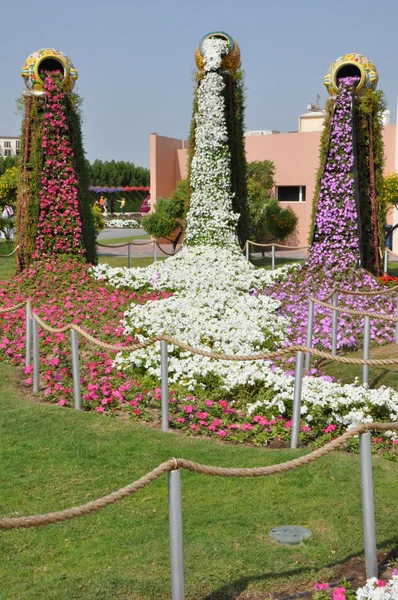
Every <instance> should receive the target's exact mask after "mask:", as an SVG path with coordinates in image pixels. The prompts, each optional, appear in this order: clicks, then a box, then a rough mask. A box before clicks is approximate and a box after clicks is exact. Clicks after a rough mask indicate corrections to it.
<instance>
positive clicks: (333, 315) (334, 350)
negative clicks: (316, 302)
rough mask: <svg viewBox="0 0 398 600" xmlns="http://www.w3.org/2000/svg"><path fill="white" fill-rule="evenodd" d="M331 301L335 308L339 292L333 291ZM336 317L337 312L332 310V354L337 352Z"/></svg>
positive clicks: (337, 316)
mask: <svg viewBox="0 0 398 600" xmlns="http://www.w3.org/2000/svg"><path fill="white" fill-rule="evenodd" d="M332 302H333V306H334V307H336V308H337V307H338V305H339V294H338V292H335V293H334V294H333V300H332ZM338 318H339V315H338V312H337V310H334V311H333V314H332V354H333V355H334V356H336V354H337V327H338Z"/></svg>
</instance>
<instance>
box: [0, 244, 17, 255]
mask: <svg viewBox="0 0 398 600" xmlns="http://www.w3.org/2000/svg"><path fill="white" fill-rule="evenodd" d="M18 248H19V244H18V246H17V247H16V248H14V250H13V251H12V252H10V254H0V258H9V257H10V256H12V255H13V254H15V253H16V251H17V250H18Z"/></svg>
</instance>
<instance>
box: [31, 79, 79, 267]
mask: <svg viewBox="0 0 398 600" xmlns="http://www.w3.org/2000/svg"><path fill="white" fill-rule="evenodd" d="M60 81H61V80H60V77H59V73H57V72H52V73H47V74H46V76H45V81H44V92H45V97H46V109H45V110H46V112H45V114H44V129H43V152H44V162H43V169H42V176H41V190H40V208H39V219H38V224H37V233H36V245H35V254H34V258H36V259H37V258H41V257H45V256H50V255H52V254H74V255H83V254H84V253H85V249H84V247H83V240H82V224H81V217H80V213H79V202H78V185H79V182H78V179H77V176H76V173H75V169H74V166H73V150H72V147H71V143H70V139H69V127H68V123H67V116H66V107H65V102H64V98H65V94H64V92H63V91H62V89H61V85H60Z"/></svg>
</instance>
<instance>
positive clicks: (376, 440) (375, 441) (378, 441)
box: [373, 437, 383, 444]
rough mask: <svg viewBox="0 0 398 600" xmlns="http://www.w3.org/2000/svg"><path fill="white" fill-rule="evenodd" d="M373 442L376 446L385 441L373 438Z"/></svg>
mask: <svg viewBox="0 0 398 600" xmlns="http://www.w3.org/2000/svg"><path fill="white" fill-rule="evenodd" d="M373 441H374V443H375V444H381V442H382V441H383V438H380V437H379V438H373Z"/></svg>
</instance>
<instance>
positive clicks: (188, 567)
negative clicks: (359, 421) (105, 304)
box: [0, 364, 398, 600]
mask: <svg viewBox="0 0 398 600" xmlns="http://www.w3.org/2000/svg"><path fill="white" fill-rule="evenodd" d="M20 379H21V372H20V370H19V369H16V368H15V367H11V366H7V365H4V364H0V409H1V415H2V418H1V421H0V440H1V457H2V460H1V461H0V489H1V493H0V514H1V515H4V516H5V515H8V516H12V515H28V514H39V513H43V512H48V511H53V510H58V509H63V508H66V507H69V506H74V505H76V504H80V503H83V502H87V501H88V500H90V499H94V498H97V497H100V496H102V495H104V494H107V493H109V492H110V491H112V490H115V489H118V488H119V487H121V486H123V485H126V484H127V483H129V482H131V481H133V480H135V479H136V478H138V477H140V476H142V475H143V474H144V473H146V472H148V471H149V470H151V469H153V468H154V467H155V466H156V465H158V464H159V463H160V462H162V461H164V460H165V459H167V458H169V457H171V456H181V457H185V458H190V459H192V460H196V461H199V462H202V463H211V464H217V465H223V466H227V465H230V466H235V467H237V466H248V467H249V466H259V465H265V464H272V463H277V462H281V461H285V460H287V459H289V458H292V457H293V456H297V453H296V452H294V451H291V450H264V449H258V448H249V447H241V446H231V445H226V444H222V443H221V442H219V443H217V442H214V441H211V440H207V439H196V438H190V437H186V436H182V435H178V434H162V433H161V432H160V431H157V430H154V429H153V428H151V427H150V426H145V425H139V424H134V423H132V422H129V421H121V420H118V419H113V418H106V417H105V418H104V417H102V416H100V415H98V414H94V413H86V412H83V413H78V412H76V411H74V410H72V409H63V408H60V407H58V406H53V405H45V404H39V403H37V402H35V401H32V400H31V399H30V398H29V397H26V396H25V395H24V394H23V393H22V392H21V391H20V389H19V387H18V386H19V383H18V382H19V380H20ZM300 452H301V451H299V452H298V454H300ZM397 475H398V465H396V464H394V463H390V462H387V461H383V460H378V459H374V480H375V490H376V493H375V499H376V515H377V517H376V521H377V535H378V543H379V547H380V548H389V547H392V546H393V545H394V544H396V542H397V537H396V535H395V536H394V534H393V533H392V532H394V531H396V480H397ZM182 487H183V512H184V514H183V518H184V552H185V573H186V597H187V600H189V599H191V600H193V599H195V600H200V599H202V600H210V599H218V600H232V599H235V598H237V597H238V596H239V594H244V597H245V598H250V597H252V598H254V597H256V598H258V596H256V595H254V596H251V594H252V593H253V594H254V593H255V591H256V590H257V591H258V590H262V591H264V593H265V592H266V593H272V592H284V591H286V592H287V591H292V590H297V589H300V588H301V589H302V588H303V587H306V586H307V585H309V584H310V583H311V582H312V583H313V582H314V581H316V580H319V579H324V578H330V577H332V576H333V575H334V574H336V573H337V572H339V573H340V566H339V563H340V562H341V561H344V560H345V559H347V557H350V556H354V555H359V554H361V553H362V550H363V540H362V516H361V502H360V495H361V493H360V480H359V460H358V456H356V455H349V454H346V453H342V452H341V453H334V454H332V455H328V456H327V457H326V458H324V459H321V460H319V461H317V462H315V463H313V464H311V465H309V466H306V467H303V468H301V469H299V470H297V471H291V472H289V473H285V474H281V475H274V476H272V477H270V478H264V479H242V480H240V479H237V480H235V479H228V478H220V479H218V478H212V477H206V476H201V475H197V474H193V473H188V472H183V474H182ZM282 524H297V525H302V526H306V527H309V528H310V529H311V530H312V532H313V536H312V538H311V539H310V540H308V541H306V542H304V543H303V544H302V545H300V546H296V547H284V546H279V545H278V544H276V543H274V542H272V541H271V540H270V539H269V537H268V532H269V530H270V529H272V528H273V527H274V526H276V525H282ZM0 548H1V556H2V561H1V563H0V599H1V600H39V599H40V600H41V599H43V598H46V600H55V599H56V600H60V599H61V600H62V599H68V600H73V599H79V600H113V599H115V598H119V599H121V600H142V599H151V600H157V599H163V600H164V599H166V598H170V583H169V554H168V516H167V484H166V477H163V478H161V479H159V480H157V481H156V482H154V483H152V484H151V485H150V486H149V487H146V488H145V489H143V490H141V491H140V492H138V493H137V494H136V495H134V496H132V497H130V498H127V499H125V500H123V501H122V502H119V503H117V504H115V505H113V506H110V507H108V508H106V509H104V510H103V511H100V512H97V513H95V514H92V515H90V516H85V517H82V518H79V519H74V520H73V521H69V522H66V523H59V524H56V525H51V526H48V527H42V528H38V529H28V530H18V531H6V532H3V533H2V535H1V536H0ZM246 594H247V595H246Z"/></svg>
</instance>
